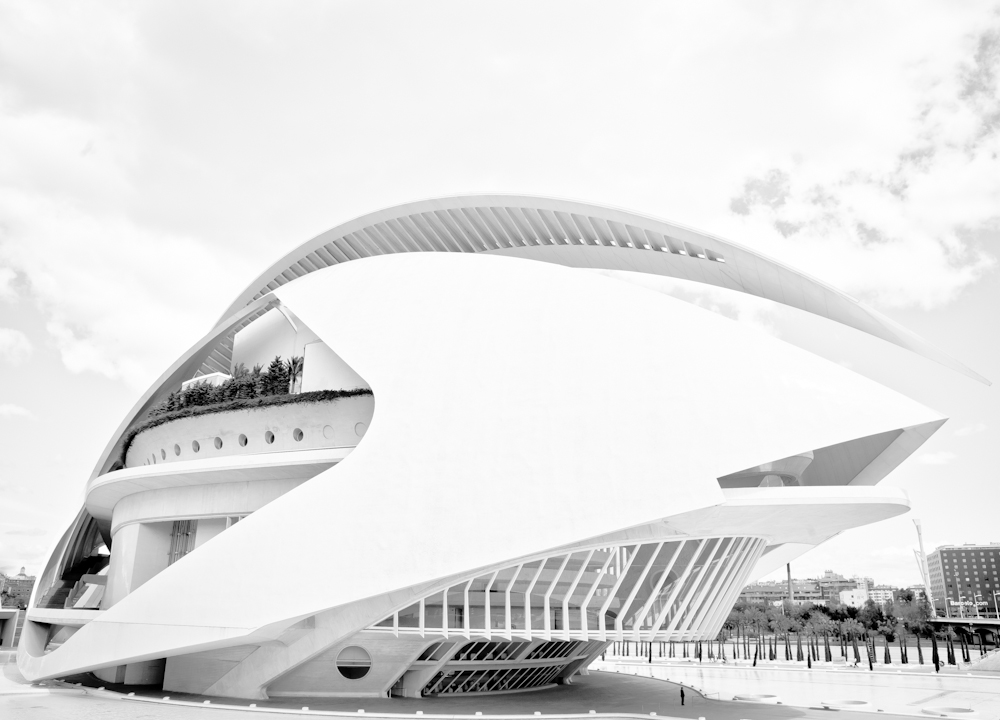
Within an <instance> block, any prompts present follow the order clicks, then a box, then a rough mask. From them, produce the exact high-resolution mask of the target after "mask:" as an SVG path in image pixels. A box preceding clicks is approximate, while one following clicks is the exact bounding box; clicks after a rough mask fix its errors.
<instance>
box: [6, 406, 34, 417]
mask: <svg viewBox="0 0 1000 720" xmlns="http://www.w3.org/2000/svg"><path fill="white" fill-rule="evenodd" d="M15 417H25V418H27V417H32V414H31V411H30V410H28V409H27V408H23V407H21V406H20V405H15V404H13V403H0V418H15Z"/></svg>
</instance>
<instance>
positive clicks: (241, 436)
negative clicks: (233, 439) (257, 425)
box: [240, 435, 247, 447]
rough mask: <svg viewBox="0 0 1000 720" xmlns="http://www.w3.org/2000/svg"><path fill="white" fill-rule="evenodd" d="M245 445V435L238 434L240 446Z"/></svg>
mask: <svg viewBox="0 0 1000 720" xmlns="http://www.w3.org/2000/svg"><path fill="white" fill-rule="evenodd" d="M246 446H247V436H246V435H240V447H246Z"/></svg>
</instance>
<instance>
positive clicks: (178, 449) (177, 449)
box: [174, 445, 181, 455]
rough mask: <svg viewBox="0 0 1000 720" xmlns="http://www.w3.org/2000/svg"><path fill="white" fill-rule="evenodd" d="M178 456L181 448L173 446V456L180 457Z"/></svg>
mask: <svg viewBox="0 0 1000 720" xmlns="http://www.w3.org/2000/svg"><path fill="white" fill-rule="evenodd" d="M180 454H181V446H180V445H174V455H180Z"/></svg>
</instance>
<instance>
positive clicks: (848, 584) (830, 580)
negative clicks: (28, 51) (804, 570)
mask: <svg viewBox="0 0 1000 720" xmlns="http://www.w3.org/2000/svg"><path fill="white" fill-rule="evenodd" d="M816 584H817V585H818V586H819V591H820V594H821V595H822V597H823V600H825V601H826V603H827V604H828V605H830V604H834V603H837V602H842V601H841V600H840V594H841V593H842V592H844V591H845V590H848V591H849V590H854V589H855V588H857V587H858V581H857V580H856V579H853V578H845V577H844V576H843V575H841V574H839V573H835V572H834V571H833V570H824V571H823V575H822V576H821V577H818V578H816Z"/></svg>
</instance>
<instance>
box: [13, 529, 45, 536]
mask: <svg viewBox="0 0 1000 720" xmlns="http://www.w3.org/2000/svg"><path fill="white" fill-rule="evenodd" d="M3 532H4V535H26V536H39V535H48V534H49V531H48V530H45V529H43V528H29V527H14V528H10V529H9V530H4V531H3Z"/></svg>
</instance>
